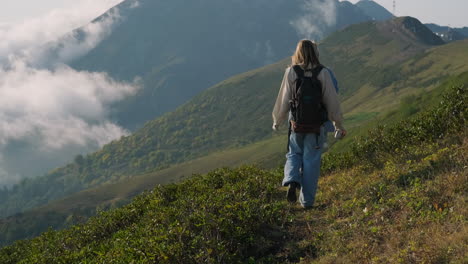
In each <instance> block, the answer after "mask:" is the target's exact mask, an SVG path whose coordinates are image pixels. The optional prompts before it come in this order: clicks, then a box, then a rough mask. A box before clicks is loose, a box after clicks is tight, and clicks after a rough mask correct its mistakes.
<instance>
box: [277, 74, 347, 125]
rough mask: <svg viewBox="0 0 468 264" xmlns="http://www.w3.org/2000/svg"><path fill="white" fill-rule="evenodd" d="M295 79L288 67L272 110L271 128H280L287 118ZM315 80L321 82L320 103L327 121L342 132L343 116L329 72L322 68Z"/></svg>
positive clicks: (295, 76)
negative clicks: (322, 104)
mask: <svg viewBox="0 0 468 264" xmlns="http://www.w3.org/2000/svg"><path fill="white" fill-rule="evenodd" d="M306 75H308V76H311V73H310V72H306ZM296 79H297V75H296V72H295V71H294V69H292V67H288V68H287V69H286V71H285V73H284V77H283V82H282V83H281V88H280V90H279V93H278V98H277V99H276V104H275V107H274V108H273V127H278V126H281V125H282V124H283V123H284V122H285V121H286V119H287V118H288V115H289V110H290V109H289V108H290V104H289V101H290V100H291V99H292V91H293V89H295V87H296ZM317 79H318V80H319V81H320V82H322V94H323V98H322V101H323V103H324V104H325V107H326V109H327V111H328V119H330V120H331V121H332V122H333V125H334V126H335V128H336V129H338V130H344V127H343V114H342V113H341V107H340V102H339V100H338V95H337V94H336V89H335V86H334V85H333V80H332V78H331V76H330V72H329V71H327V70H325V68H324V70H322V71H321V72H320V74H319V75H318V77H317Z"/></svg>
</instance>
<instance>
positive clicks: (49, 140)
mask: <svg viewBox="0 0 468 264" xmlns="http://www.w3.org/2000/svg"><path fill="white" fill-rule="evenodd" d="M120 2H122V0H101V1H95V0H94V1H91V0H85V1H81V2H79V4H77V6H76V7H74V8H73V9H56V10H53V11H51V12H50V13H49V14H47V15H45V16H43V17H40V18H35V19H31V20H29V21H24V22H22V23H20V24H16V25H4V24H3V25H0V39H2V42H0V186H1V185H4V184H11V183H13V182H16V181H18V180H19V179H20V178H21V177H24V176H25V175H23V174H24V171H26V170H23V169H22V168H21V166H16V165H15V166H14V165H12V164H21V162H17V161H20V160H19V159H24V160H34V162H33V163H37V164H40V163H41V155H43V156H44V162H50V163H51V164H50V166H58V165H60V164H55V163H57V162H61V163H62V162H65V160H70V159H71V158H72V157H73V156H72V155H76V154H78V153H70V152H71V149H73V151H76V150H77V149H79V150H80V151H91V150H94V149H96V148H98V147H100V146H102V145H104V144H106V143H108V142H110V141H111V140H114V139H117V138H120V137H121V136H123V135H126V134H128V131H126V130H125V129H123V128H121V127H119V126H118V125H117V124H114V123H113V122H112V121H111V120H110V118H109V116H110V111H111V105H112V104H113V103H115V102H117V101H119V100H122V99H124V98H125V97H127V96H130V95H132V94H133V93H135V92H136V90H137V89H138V85H137V83H136V82H134V83H120V82H116V81H114V80H112V79H111V78H110V77H109V76H108V75H107V74H106V73H92V72H86V71H81V72H80V71H76V70H74V69H72V68H70V67H68V66H66V65H65V64H64V63H68V62H70V61H71V60H73V59H75V58H77V57H79V56H82V55H84V54H86V53H87V52H88V51H90V50H91V49H92V48H94V47H95V46H96V45H97V44H99V42H100V41H102V40H103V39H104V38H105V37H106V36H108V34H110V33H111V31H112V29H113V26H114V25H115V24H116V23H118V22H119V21H121V17H120V15H119V12H118V10H117V9H114V10H113V12H111V13H109V15H106V16H104V17H102V18H101V19H99V20H96V21H94V22H93V23H89V21H92V20H93V19H94V18H96V17H97V16H99V15H101V14H102V13H103V12H105V11H106V10H107V9H108V8H110V7H112V6H114V5H116V4H118V3H120ZM83 25H85V26H84V27H82V26H83ZM79 27H81V29H82V30H80V31H74V33H70V32H72V30H74V29H76V28H79ZM18 142H20V143H21V144H20V145H21V151H18V152H17V153H21V155H18V154H17V153H16V154H15V153H13V152H15V151H11V149H13V150H14V147H15V144H18ZM12 146H13V147H12ZM25 149H26V151H25ZM25 153H26V154H25ZM29 153H30V154H29ZM61 153H64V154H63V155H60V154H61ZM24 155H27V156H24ZM47 155H49V157H48V158H47V157H46V156H47ZM20 156H21V157H20ZM52 156H53V157H60V158H61V159H62V160H60V161H51V159H50V157H52ZM12 160H13V161H14V162H12ZM44 162H42V163H44ZM54 162H55V163H54ZM27 165H28V166H34V164H27ZM62 165H63V164H62ZM23 166H24V165H23ZM45 167H47V166H45ZM41 168H44V164H41ZM27 171H28V172H30V171H34V170H31V168H28V170H27ZM42 173H43V171H37V173H36V174H35V175H40V174H42ZM26 176H32V175H26Z"/></svg>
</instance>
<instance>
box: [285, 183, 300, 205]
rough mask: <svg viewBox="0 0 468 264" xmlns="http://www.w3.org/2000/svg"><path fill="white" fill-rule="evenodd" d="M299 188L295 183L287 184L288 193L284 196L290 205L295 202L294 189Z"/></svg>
mask: <svg viewBox="0 0 468 264" xmlns="http://www.w3.org/2000/svg"><path fill="white" fill-rule="evenodd" d="M298 187H299V184H298V183H297V182H291V183H290V184H289V188H288V193H287V194H286V196H287V198H288V201H289V202H290V203H295V202H296V201H297V195H296V188H298Z"/></svg>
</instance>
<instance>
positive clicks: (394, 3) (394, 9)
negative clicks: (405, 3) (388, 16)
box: [393, 0, 396, 16]
mask: <svg viewBox="0 0 468 264" xmlns="http://www.w3.org/2000/svg"><path fill="white" fill-rule="evenodd" d="M393 15H394V16H396V0H393Z"/></svg>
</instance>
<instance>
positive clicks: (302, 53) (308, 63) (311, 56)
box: [291, 39, 320, 68]
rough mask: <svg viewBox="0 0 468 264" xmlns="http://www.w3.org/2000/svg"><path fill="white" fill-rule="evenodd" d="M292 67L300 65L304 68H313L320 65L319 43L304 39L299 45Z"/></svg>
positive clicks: (293, 57)
mask: <svg viewBox="0 0 468 264" xmlns="http://www.w3.org/2000/svg"><path fill="white" fill-rule="evenodd" d="M291 61H292V65H300V66H302V67H303V68H311V67H313V66H316V65H319V64H320V61H319V53H318V48H317V43H315V42H314V41H311V40H308V39H303V40H301V41H299V43H297V48H296V52H294V54H293V56H292V58H291Z"/></svg>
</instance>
